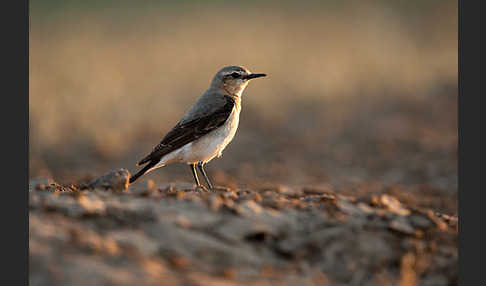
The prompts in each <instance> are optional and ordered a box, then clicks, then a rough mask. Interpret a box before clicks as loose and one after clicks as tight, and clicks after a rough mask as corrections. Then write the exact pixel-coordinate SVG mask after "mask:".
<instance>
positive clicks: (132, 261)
mask: <svg viewBox="0 0 486 286" xmlns="http://www.w3.org/2000/svg"><path fill="white" fill-rule="evenodd" d="M128 176H129V174H128V171H126V170H123V169H122V170H118V171H114V172H112V173H110V174H107V175H106V176H103V177H101V178H99V179H97V180H94V181H92V182H90V183H86V184H80V185H76V186H75V185H59V184H57V183H56V182H54V181H52V180H47V179H44V180H39V179H38V180H32V181H31V183H30V185H29V229H30V239H29V242H30V243H29V260H30V266H29V271H30V275H29V276H30V277H29V280H30V281H29V282H30V283H29V284H30V285H248V284H249V283H251V285H400V286H404V285H430V286H432V285H437V286H439V285H457V284H458V270H457V262H458V253H457V240H458V236H457V235H458V233H457V230H458V221H457V217H456V216H450V215H448V214H444V213H439V212H437V209H431V208H426V207H423V206H421V204H420V203H418V201H419V200H416V199H414V197H413V196H410V193H407V194H406V193H405V192H403V193H402V192H400V191H397V190H396V189H393V188H389V189H384V190H377V191H365V192H354V193H353V194H352V195H350V194H349V191H344V190H340V189H337V188H335V187H332V186H330V185H320V186H302V187H286V186H273V187H271V186H270V187H265V188H263V187H262V188H261V189H233V188H231V189H230V188H222V187H219V188H215V189H214V190H212V191H207V190H205V189H202V188H196V187H195V186H194V185H192V184H169V185H166V186H155V184H154V183H153V182H152V181H148V183H139V184H134V185H133V186H128V181H127V180H128ZM422 191H423V194H422V197H423V198H424V199H426V198H427V197H428V196H432V195H433V194H428V193H427V190H422ZM420 201H421V200H420ZM444 208H445V209H447V206H446V207H444ZM452 209H453V207H452Z"/></svg>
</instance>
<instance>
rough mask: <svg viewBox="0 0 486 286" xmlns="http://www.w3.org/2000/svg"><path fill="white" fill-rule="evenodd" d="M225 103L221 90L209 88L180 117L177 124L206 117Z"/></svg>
mask: <svg viewBox="0 0 486 286" xmlns="http://www.w3.org/2000/svg"><path fill="white" fill-rule="evenodd" d="M226 103H227V99H225V93H224V92H223V91H221V90H218V89H214V88H209V89H208V90H207V91H206V92H204V94H203V95H201V97H199V99H198V100H197V101H196V103H194V104H193V105H192V106H191V108H190V109H189V111H187V112H186V114H185V115H184V116H183V117H182V119H181V120H180V122H179V123H184V122H187V121H191V120H194V119H197V118H200V117H203V116H207V115H209V114H211V113H213V112H214V111H216V110H218V109H219V108H221V107H223V106H224V105H225V104H226Z"/></svg>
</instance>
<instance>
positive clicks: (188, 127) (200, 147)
mask: <svg viewBox="0 0 486 286" xmlns="http://www.w3.org/2000/svg"><path fill="white" fill-rule="evenodd" d="M265 76H266V74H264V73H252V72H250V70H248V69H247V68H245V67H243V66H226V67H224V68H222V69H220V70H219V71H218V72H217V73H216V74H215V75H214V77H213V79H212V80H211V83H210V85H209V88H208V89H207V90H206V91H205V92H204V93H203V94H202V95H201V96H200V97H199V99H198V100H197V101H196V102H195V103H194V104H193V105H192V106H191V107H190V108H189V110H188V111H187V112H186V113H185V114H184V116H183V117H182V118H181V119H180V120H179V122H177V124H176V125H175V126H174V127H173V128H172V129H171V130H170V131H169V132H168V133H167V134H166V135H165V136H164V137H163V139H162V141H160V143H159V144H158V145H156V146H155V147H154V148H153V150H152V151H151V152H150V153H149V154H148V155H147V156H145V157H144V158H143V159H142V160H140V161H139V162H138V163H137V166H142V165H145V166H144V167H143V168H142V169H141V170H140V171H138V172H137V173H136V174H134V175H133V176H131V177H130V179H129V182H130V184H132V183H133V182H135V180H137V179H138V178H139V177H140V176H142V175H144V174H146V173H148V172H151V171H153V170H155V169H158V168H161V167H164V166H167V165H169V164H172V163H186V164H188V165H189V166H190V168H191V171H192V175H193V177H194V180H195V182H196V185H197V186H198V187H203V186H202V185H201V184H200V181H199V178H198V174H197V170H196V166H197V168H198V169H199V171H200V172H201V173H202V175H203V176H204V180H205V181H206V184H207V185H208V187H209V189H213V185H212V184H211V181H210V180H209V177H208V175H207V173H206V171H205V169H204V166H205V164H206V163H208V162H209V161H211V160H212V159H214V158H215V157H221V155H222V152H223V150H224V149H225V148H226V146H227V145H228V144H229V143H230V142H231V140H233V138H234V136H235V133H236V130H237V128H238V123H239V118H240V111H241V96H242V93H243V91H244V90H245V88H246V86H247V85H248V83H249V81H250V80H252V79H256V78H261V77H265Z"/></svg>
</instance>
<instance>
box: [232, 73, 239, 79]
mask: <svg viewBox="0 0 486 286" xmlns="http://www.w3.org/2000/svg"><path fill="white" fill-rule="evenodd" d="M231 77H232V78H239V77H240V74H239V73H237V72H234V73H232V74H231Z"/></svg>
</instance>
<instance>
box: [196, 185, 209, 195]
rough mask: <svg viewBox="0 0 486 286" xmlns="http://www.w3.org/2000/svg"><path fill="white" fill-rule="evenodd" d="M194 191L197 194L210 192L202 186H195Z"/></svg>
mask: <svg viewBox="0 0 486 286" xmlns="http://www.w3.org/2000/svg"><path fill="white" fill-rule="evenodd" d="M196 191H199V192H206V193H207V192H210V191H211V190H210V189H208V188H207V187H206V186H204V185H199V186H196Z"/></svg>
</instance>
